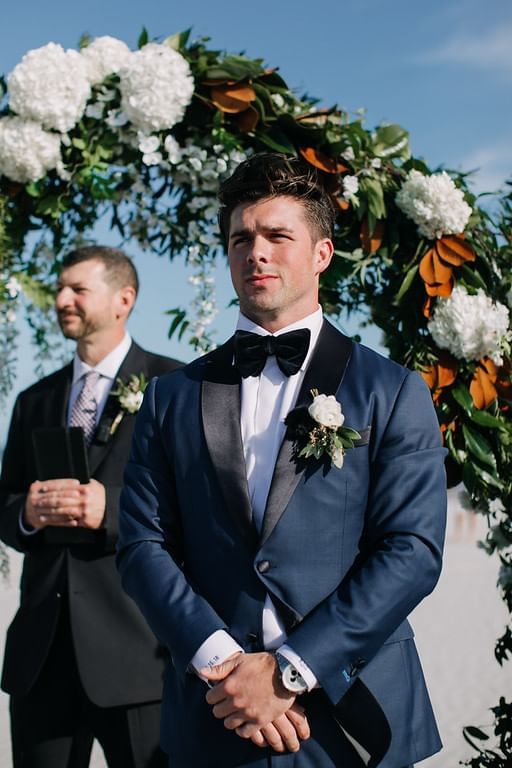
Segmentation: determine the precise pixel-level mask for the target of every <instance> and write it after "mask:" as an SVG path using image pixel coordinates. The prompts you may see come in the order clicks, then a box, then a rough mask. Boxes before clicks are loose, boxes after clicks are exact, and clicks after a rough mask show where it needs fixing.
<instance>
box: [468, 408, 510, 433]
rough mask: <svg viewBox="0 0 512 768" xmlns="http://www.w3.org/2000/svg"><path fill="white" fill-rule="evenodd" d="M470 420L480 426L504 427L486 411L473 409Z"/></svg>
mask: <svg viewBox="0 0 512 768" xmlns="http://www.w3.org/2000/svg"><path fill="white" fill-rule="evenodd" d="M471 420H472V421H474V422H475V424H478V425H479V426H481V427H489V429H506V425H505V424H504V423H503V422H502V421H500V420H499V419H497V418H496V416H493V415H492V414H491V413H489V412H488V411H478V410H473V411H472V413H471Z"/></svg>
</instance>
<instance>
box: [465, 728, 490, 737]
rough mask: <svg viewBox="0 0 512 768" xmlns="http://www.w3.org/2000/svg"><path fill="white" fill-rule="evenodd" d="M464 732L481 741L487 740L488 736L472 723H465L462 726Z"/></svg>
mask: <svg viewBox="0 0 512 768" xmlns="http://www.w3.org/2000/svg"><path fill="white" fill-rule="evenodd" d="M464 731H465V733H467V734H468V736H473V738H475V739H480V740H481V741H487V739H488V738H489V736H488V735H487V734H486V733H484V732H483V731H482V730H480V728H476V726H474V725H466V726H465V727H464Z"/></svg>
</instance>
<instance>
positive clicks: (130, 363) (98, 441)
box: [88, 342, 146, 475]
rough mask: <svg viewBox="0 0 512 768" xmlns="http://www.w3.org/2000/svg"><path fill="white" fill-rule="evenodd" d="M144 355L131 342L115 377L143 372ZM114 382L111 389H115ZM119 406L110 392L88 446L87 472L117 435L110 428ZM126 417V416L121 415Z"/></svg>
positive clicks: (98, 462) (123, 377)
mask: <svg viewBox="0 0 512 768" xmlns="http://www.w3.org/2000/svg"><path fill="white" fill-rule="evenodd" d="M145 367H146V366H145V355H144V350H143V349H141V348H140V347H139V346H138V345H137V344H135V342H132V345H131V347H130V349H129V350H128V352H127V354H126V357H125V358H124V360H123V362H122V363H121V366H120V368H119V370H118V372H117V374H116V379H118V378H120V379H123V381H126V380H127V379H129V377H130V374H132V373H135V374H137V375H138V374H140V373H145ZM115 386H116V384H115V382H114V384H113V389H115ZM120 411H121V408H120V406H119V402H118V400H117V397H116V396H115V395H112V394H110V395H109V396H108V398H107V402H106V403H105V407H104V408H103V413H102V414H101V418H100V421H99V423H98V426H97V427H96V432H95V433H94V438H93V441H92V443H91V445H90V446H89V451H88V458H89V472H90V474H91V475H94V473H95V471H96V469H97V468H98V467H99V465H100V463H101V462H102V461H103V459H104V457H105V456H106V455H107V453H108V452H109V451H110V448H111V446H112V444H113V441H114V440H116V438H117V435H116V434H114V435H111V434H110V430H111V428H112V424H113V422H114V419H115V418H116V416H117V415H118V413H120ZM123 418H126V416H123Z"/></svg>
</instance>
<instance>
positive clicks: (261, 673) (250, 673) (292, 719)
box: [201, 653, 309, 752]
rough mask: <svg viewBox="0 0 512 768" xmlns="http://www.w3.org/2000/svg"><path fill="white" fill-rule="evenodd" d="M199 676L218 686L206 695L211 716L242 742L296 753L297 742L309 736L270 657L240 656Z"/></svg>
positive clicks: (262, 655) (301, 716)
mask: <svg viewBox="0 0 512 768" xmlns="http://www.w3.org/2000/svg"><path fill="white" fill-rule="evenodd" d="M201 675H202V676H203V677H205V678H206V679H208V680H209V681H210V682H212V683H214V682H217V684H216V685H215V687H214V688H211V689H210V690H209V691H208V693H207V694H206V701H207V702H208V703H209V704H211V705H212V707H213V714H214V716H215V717H217V718H218V719H222V720H224V725H225V727H226V728H228V729H229V730H234V731H235V732H236V733H237V734H238V735H239V736H241V737H242V738H245V739H252V740H253V741H254V743H255V744H257V745H258V746H266V745H267V744H269V745H270V746H272V747H273V748H274V749H275V750H276V751H278V752H281V751H284V750H285V749H289V750H290V751H292V752H296V751H297V750H298V749H299V739H302V738H307V737H308V736H309V727H308V725H307V720H306V718H305V715H304V711H303V709H302V707H300V706H295V707H293V705H294V703H295V696H294V695H293V694H290V692H289V691H287V690H286V689H285V688H284V687H283V685H282V684H281V681H280V679H279V673H278V668H277V662H276V660H275V657H274V656H273V655H272V654H270V653H246V654H239V655H237V656H234V657H231V658H230V659H228V660H227V661H225V662H224V663H223V664H219V665H218V666H216V667H213V668H212V669H202V670H201ZM292 707H293V709H292Z"/></svg>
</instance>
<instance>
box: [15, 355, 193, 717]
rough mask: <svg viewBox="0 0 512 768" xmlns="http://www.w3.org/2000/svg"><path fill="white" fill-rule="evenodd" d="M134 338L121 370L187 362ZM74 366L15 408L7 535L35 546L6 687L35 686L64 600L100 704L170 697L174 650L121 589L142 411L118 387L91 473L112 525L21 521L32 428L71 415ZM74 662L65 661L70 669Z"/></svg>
mask: <svg viewBox="0 0 512 768" xmlns="http://www.w3.org/2000/svg"><path fill="white" fill-rule="evenodd" d="M180 365H181V364H180V363H179V362H177V361H176V360H172V359H169V358H165V357H162V356H160V355H154V354H152V353H149V352H146V351H145V350H143V349H141V347H139V346H138V345H137V344H135V343H132V346H131V347H130V349H129V351H128V354H127V355H126V357H125V359H124V361H123V363H122V365H121V367H120V369H119V371H118V374H117V375H118V377H120V378H122V379H123V380H127V379H128V378H129V376H130V374H137V375H139V374H140V373H143V374H144V375H145V377H146V378H147V379H150V378H152V377H154V376H158V375H160V374H162V373H165V372H167V371H170V370H173V369H175V368H178V367H180ZM72 371H73V366H72V365H71V364H70V365H67V366H66V367H65V368H62V369H61V370H59V371H57V372H56V373H53V374H51V375H50V376H47V377H46V378H44V379H42V380H41V381H39V382H37V383H36V384H34V385H33V386H31V387H29V388H28V389H27V390H25V391H24V392H22V393H21V394H20V395H19V397H18V399H17V401H16V405H15V408H14V412H13V416H12V421H11V426H10V430H9V437H8V440H7V445H6V448H5V453H4V458H3V466H2V473H1V478H0V537H1V538H2V540H3V541H4V542H5V543H6V544H8V545H10V546H11V547H14V548H15V549H17V550H19V551H21V552H24V553H25V559H24V566H23V573H22V577H21V600H20V607H19V610H18V612H17V614H16V616H15V618H14V620H13V622H12V624H11V626H10V627H9V630H8V634H7V641H6V649H5V657H4V668H3V674H2V688H3V690H5V691H7V692H8V693H10V694H15V695H22V696H23V695H25V694H26V693H28V691H29V690H30V688H31V687H32V685H33V684H34V682H35V681H36V679H37V677H38V674H39V672H40V670H41V667H42V666H43V663H44V661H45V659H46V657H47V655H48V652H49V649H50V647H51V644H52V640H53V637H54V634H55V629H56V626H57V622H58V619H59V615H60V612H61V609H62V603H63V601H64V600H67V601H68V609H69V617H70V624H71V632H72V636H73V644H74V648H75V655H76V660H77V665H78V671H79V675H80V679H81V682H82V685H83V687H84V689H85V691H86V693H87V696H88V697H89V699H90V700H91V701H93V702H94V703H95V704H97V705H99V706H102V707H107V706H120V705H126V704H134V703H141V702H145V701H155V700H158V699H160V698H161V690H162V672H163V667H164V659H163V658H162V650H161V648H160V647H159V646H158V645H157V643H156V641H155V639H154V636H153V634H152V633H151V631H150V630H149V628H148V627H147V625H146V622H145V621H144V619H143V617H142V615H141V614H140V612H139V610H138V608H137V607H136V605H135V604H134V603H133V602H132V601H131V600H130V598H128V597H127V596H126V595H125V594H124V593H123V591H122V590H121V586H120V581H119V576H118V574H117V571H116V568H115V562H114V555H115V544H116V541H117V534H118V505H119V495H120V491H121V485H122V475H123V471H124V467H125V465H126V463H127V460H128V455H129V450H130V444H131V437H132V431H133V426H134V423H135V416H133V415H129V414H124V416H123V418H122V420H121V422H120V424H119V426H118V428H117V429H116V431H115V432H114V434H113V435H110V434H109V431H110V427H111V425H112V423H113V421H114V419H115V417H116V415H117V414H118V413H119V411H120V407H119V403H118V400H117V398H116V397H115V396H113V395H110V396H109V398H108V400H107V402H106V405H105V408H104V411H103V414H102V417H101V420H100V423H99V425H98V428H97V430H96V433H95V436H94V438H93V441H92V443H91V446H90V448H89V465H90V472H91V476H92V477H94V478H95V479H96V480H98V482H100V483H102V484H103V485H104V486H105V488H106V497H107V503H106V513H105V520H104V523H103V526H102V527H101V528H100V529H99V530H96V531H92V530H86V529H83V528H79V529H67V528H58V527H51V528H45V529H43V530H41V531H39V532H37V533H35V534H34V535H32V536H26V535H24V534H23V533H22V532H21V530H20V527H19V519H20V514H21V512H22V510H23V508H24V505H25V498H26V492H27V490H28V487H29V485H30V484H31V483H32V482H33V481H34V480H36V479H37V474H36V469H35V464H34V456H33V449H32V439H31V433H32V430H33V429H34V428H35V427H47V426H58V425H65V423H66V411H67V403H68V399H69V392H70V387H71V380H72ZM65 673H66V671H65V670H63V674H65Z"/></svg>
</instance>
